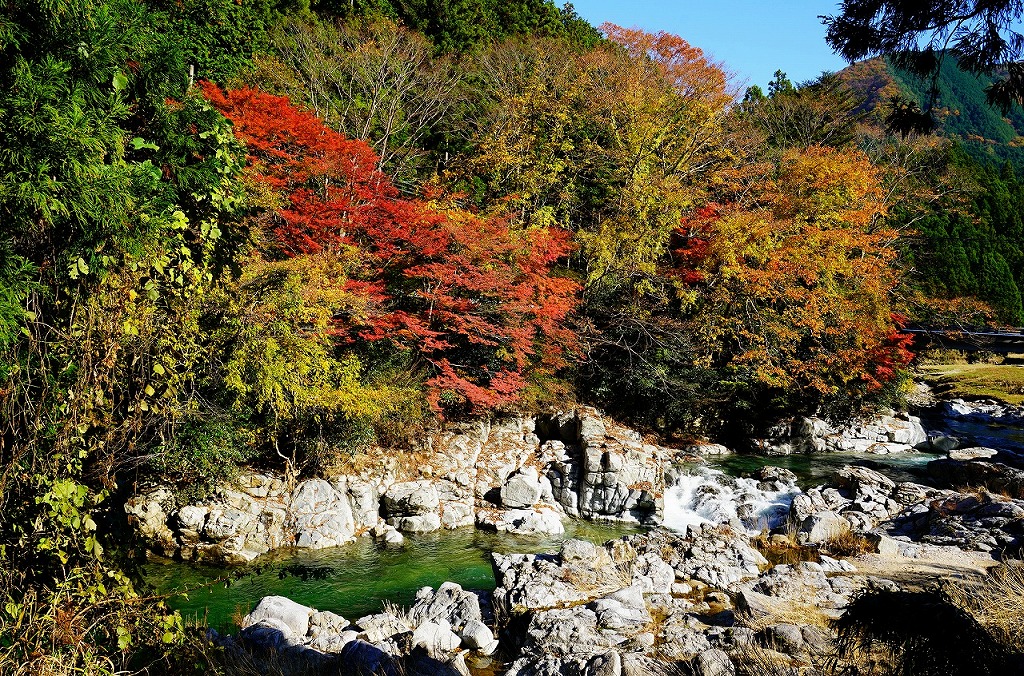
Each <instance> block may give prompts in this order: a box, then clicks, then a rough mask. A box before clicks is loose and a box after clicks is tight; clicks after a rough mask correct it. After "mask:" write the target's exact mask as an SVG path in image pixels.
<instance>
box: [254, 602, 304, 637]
mask: <svg viewBox="0 0 1024 676" xmlns="http://www.w3.org/2000/svg"><path fill="white" fill-rule="evenodd" d="M313 612H314V611H313V609H312V608H308V607H306V606H304V605H302V604H300V603H296V602H295V601H292V600H291V599H289V598H286V597H284V596H264V597H263V598H262V599H260V602H259V603H258V604H256V607H255V608H253V609H252V612H250V613H249V614H248V615H246V616H245V617H244V618H242V628H243V629H245V628H247V627H251V626H254V625H257V624H260V623H265V622H268V621H273V622H274V623H275V624H279V625H281V626H283V627H284V628H285V629H286V630H287V631H289V632H291V633H292V634H294V635H295V636H305V635H306V632H307V631H309V620H310V617H312V615H313Z"/></svg>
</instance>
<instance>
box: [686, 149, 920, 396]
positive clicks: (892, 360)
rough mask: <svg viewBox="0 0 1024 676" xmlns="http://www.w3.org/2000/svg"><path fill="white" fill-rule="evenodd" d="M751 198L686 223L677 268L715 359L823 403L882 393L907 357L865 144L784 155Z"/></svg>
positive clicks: (750, 379) (746, 376)
mask: <svg viewBox="0 0 1024 676" xmlns="http://www.w3.org/2000/svg"><path fill="white" fill-rule="evenodd" d="M751 187H752V190H754V191H756V192H754V193H753V194H752V198H753V199H752V200H751V201H750V202H744V203H739V202H736V203H732V204H725V205H712V206H710V207H708V208H705V209H703V210H701V211H699V212H697V213H696V214H695V215H694V216H693V217H692V218H689V219H687V220H686V221H684V222H683V224H682V227H681V228H680V230H679V232H678V233H677V237H678V239H677V246H676V248H675V251H674V259H675V270H674V274H675V275H676V276H677V279H678V281H679V284H680V287H681V289H682V290H683V295H684V297H687V298H688V302H690V303H691V311H692V313H693V316H694V320H693V322H692V324H691V325H692V326H693V327H694V332H695V334H696V335H697V336H700V338H701V340H702V344H703V345H704V348H703V350H702V353H703V354H704V355H705V358H706V360H707V361H708V363H709V364H710V363H714V364H716V365H718V366H720V367H723V368H725V369H726V371H727V372H728V373H731V374H732V377H733V378H736V379H738V380H740V381H742V382H747V383H750V384H753V385H755V386H761V387H767V388H769V389H773V390H776V391H795V392H801V393H803V394H804V395H806V396H807V397H809V398H811V399H819V400H820V399H821V398H824V397H830V396H835V395H841V394H854V393H856V391H858V390H859V391H864V390H871V389H877V388H878V387H880V386H881V385H882V384H883V383H884V382H886V381H888V380H890V379H892V378H893V377H895V376H896V374H897V372H898V370H899V369H900V368H902V367H903V366H906V364H907V363H908V362H909V359H910V357H911V355H910V353H909V351H908V350H907V349H906V347H907V344H906V341H904V340H902V339H901V338H900V337H899V334H898V333H897V331H896V321H895V316H894V314H893V309H892V302H891V294H892V292H893V291H894V289H895V288H896V285H897V283H898V277H897V273H896V270H895V268H894V266H893V263H894V258H895V256H896V252H895V249H894V248H893V247H892V246H891V245H892V242H893V241H894V239H895V237H896V233H895V232H893V231H891V230H889V229H887V228H886V227H884V226H883V225H882V219H881V218H880V216H882V215H883V213H884V211H885V207H884V204H883V201H882V189H881V187H880V183H879V176H878V174H877V171H876V169H875V168H874V167H873V166H872V165H871V163H870V161H869V160H868V158H867V157H866V156H865V155H864V154H863V153H861V152H859V151H854V150H846V151H840V150H837V149H834V148H827V147H820V146H812V147H810V148H806V149H793V150H789V151H786V152H785V153H784V154H783V155H782V156H781V158H780V160H779V162H778V165H777V167H776V171H775V175H774V177H772V178H771V179H770V180H768V181H765V182H760V183H758V184H757V185H754V186H751Z"/></svg>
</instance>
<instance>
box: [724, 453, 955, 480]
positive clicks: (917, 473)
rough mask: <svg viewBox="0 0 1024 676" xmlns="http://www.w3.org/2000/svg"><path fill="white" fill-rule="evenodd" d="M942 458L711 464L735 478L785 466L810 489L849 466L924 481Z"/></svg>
mask: <svg viewBox="0 0 1024 676" xmlns="http://www.w3.org/2000/svg"><path fill="white" fill-rule="evenodd" d="M940 457H943V456H941V455H936V454H935V453H922V452H919V451H909V452H906V453H891V454H889V455H877V454H873V453H814V454H806V455H805V454H800V455H775V456H764V455H730V456H725V457H723V458H721V459H716V460H713V461H712V462H711V463H710V464H711V466H712V467H716V468H718V469H720V470H722V471H724V472H725V473H726V474H731V475H733V476H742V475H745V474H755V473H757V471H758V470H759V469H761V468H762V467H782V468H784V469H788V470H789V471H791V472H793V473H794V474H796V476H797V484H798V485H799V486H800V487H801V488H803V489H807V488H811V487H813V486H818V485H821V484H823V483H826V482H828V481H829V479H831V478H832V475H833V474H835V472H836V471H837V470H839V469H842V468H843V467H844V466H846V465H863V466H865V467H870V468H872V469H876V470H878V471H879V472H881V473H882V474H884V475H886V476H887V477H889V478H890V479H892V480H893V481H917V482H921V481H922V480H923V479H925V477H926V476H927V472H926V469H925V465H927V464H928V463H929V462H930V461H932V460H935V459H936V458H940Z"/></svg>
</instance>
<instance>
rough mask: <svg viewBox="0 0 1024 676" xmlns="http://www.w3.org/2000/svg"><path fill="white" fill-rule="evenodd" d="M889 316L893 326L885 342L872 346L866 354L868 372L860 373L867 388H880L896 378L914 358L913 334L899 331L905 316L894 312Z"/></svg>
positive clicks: (905, 319)
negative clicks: (912, 348) (912, 347)
mask: <svg viewBox="0 0 1024 676" xmlns="http://www.w3.org/2000/svg"><path fill="white" fill-rule="evenodd" d="M891 317H892V322H893V325H894V327H895V328H893V331H892V333H891V334H889V337H888V338H886V340H885V342H884V343H883V344H882V345H879V346H878V347H876V348H874V349H873V350H872V351H871V353H870V354H869V355H868V359H867V362H868V364H870V373H864V374H862V375H861V379H862V380H864V382H865V383H867V386H868V390H877V389H879V388H881V387H882V386H883V385H884V384H885V383H887V382H890V381H891V380H893V379H894V378H896V376H897V375H899V372H900V371H902V370H903V369H905V368H906V367H907V366H908V365H909V364H910V362H911V361H913V360H914V353H913V352H912V351H911V350H910V347H911V345H913V343H914V336H913V334H910V333H902V332H901V329H902V328H903V327H904V326H906V323H907V318H906V317H904V316H902V315H898V314H895V313H894V314H892V315H891Z"/></svg>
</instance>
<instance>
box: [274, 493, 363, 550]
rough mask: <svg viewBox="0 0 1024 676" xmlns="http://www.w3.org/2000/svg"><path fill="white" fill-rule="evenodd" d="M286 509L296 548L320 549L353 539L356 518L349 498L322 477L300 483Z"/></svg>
mask: <svg viewBox="0 0 1024 676" xmlns="http://www.w3.org/2000/svg"><path fill="white" fill-rule="evenodd" d="M289 511H290V515H291V519H292V520H293V523H294V525H293V528H294V531H295V534H296V537H295V546H297V547H302V548H306V549H323V548H325V547H336V546H338V545H340V544H343V543H345V542H351V541H352V540H354V539H355V520H354V519H353V518H352V508H351V506H350V505H349V501H348V499H347V498H346V496H345V495H343V494H341V493H339V492H338V491H336V490H335V489H334V487H333V486H331V484H329V483H328V482H326V481H324V480H323V479H310V480H309V481H303V482H302V483H301V484H299V486H298V488H297V489H296V490H295V493H294V494H293V496H292V503H291V505H290V509H289Z"/></svg>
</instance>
